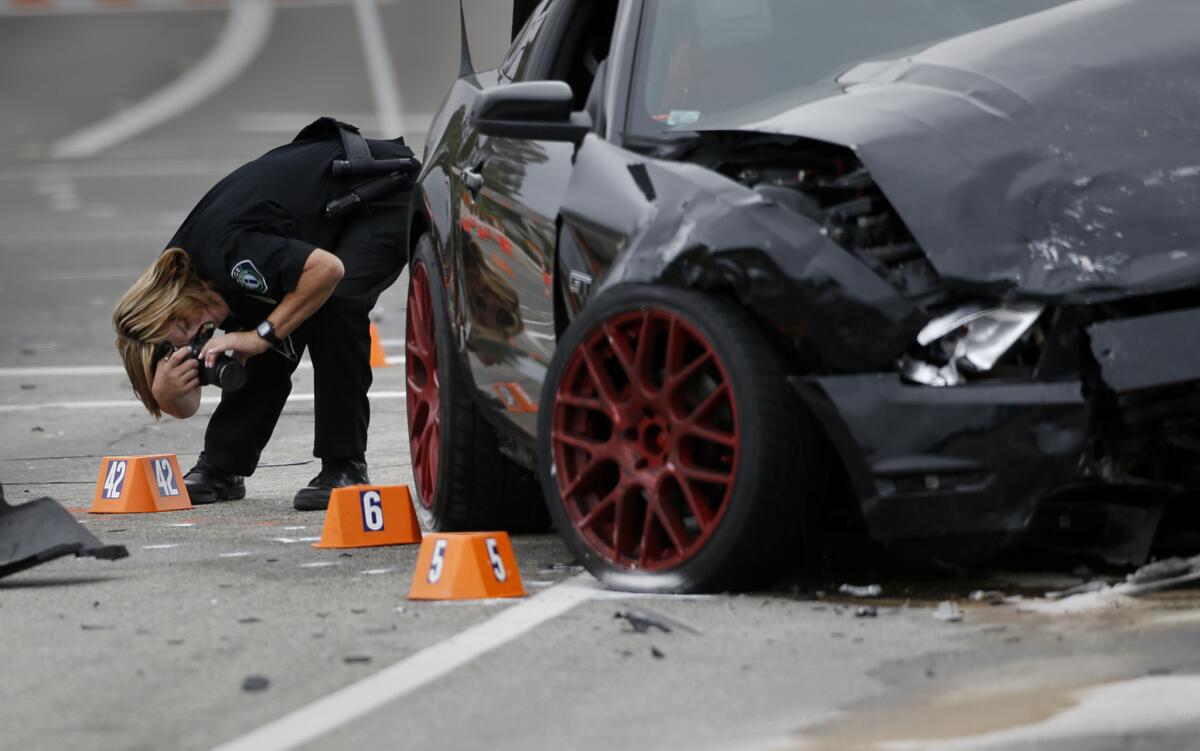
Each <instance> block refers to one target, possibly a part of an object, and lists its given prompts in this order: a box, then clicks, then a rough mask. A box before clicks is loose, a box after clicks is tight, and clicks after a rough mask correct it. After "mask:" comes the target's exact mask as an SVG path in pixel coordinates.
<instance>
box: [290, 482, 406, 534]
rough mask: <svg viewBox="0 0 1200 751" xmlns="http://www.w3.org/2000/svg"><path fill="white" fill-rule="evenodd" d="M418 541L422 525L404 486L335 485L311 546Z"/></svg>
mask: <svg viewBox="0 0 1200 751" xmlns="http://www.w3.org/2000/svg"><path fill="white" fill-rule="evenodd" d="M420 541H421V525H420V524H419V523H418V522H417V512H416V510H415V509H413V504H412V496H411V495H410V494H409V492H408V487H407V486H404V485H349V486H347V487H344V488H334V489H333V492H332V493H331V494H330V495H329V509H328V510H327V511H326V512H325V527H324V528H323V529H322V530H321V540H320V542H314V543H313V547H314V548H372V547H377V546H381V545H412V544H415V543H418V542H420Z"/></svg>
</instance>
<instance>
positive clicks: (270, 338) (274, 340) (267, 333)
mask: <svg viewBox="0 0 1200 751" xmlns="http://www.w3.org/2000/svg"><path fill="white" fill-rule="evenodd" d="M255 331H257V332H258V335H259V336H261V337H262V338H263V339H266V340H267V344H270V345H271V346H272V347H275V346H277V345H278V344H279V337H277V336H275V324H273V323H271V322H270V321H263V322H262V323H260V324H258V328H256V329H255Z"/></svg>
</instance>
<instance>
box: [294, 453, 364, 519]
mask: <svg viewBox="0 0 1200 751" xmlns="http://www.w3.org/2000/svg"><path fill="white" fill-rule="evenodd" d="M369 482H370V479H368V478H367V463H366V462H364V461H361V460H358V459H331V460H329V461H325V460H322V461H321V474H319V475H317V476H316V477H314V478H313V479H312V480H310V481H309V483H308V487H307V488H301V489H300V492H298V493H296V499H295V500H294V501H293V502H292V505H293V506H295V507H296V510H297V511H324V510H325V509H327V508H329V494H330V493H332V492H333V489H334V488H344V487H346V486H347V485H365V484H366V483H369Z"/></svg>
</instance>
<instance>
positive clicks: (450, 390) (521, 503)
mask: <svg viewBox="0 0 1200 751" xmlns="http://www.w3.org/2000/svg"><path fill="white" fill-rule="evenodd" d="M442 278H443V276H442V273H441V266H440V263H439V260H438V254H437V253H436V252H435V250H434V245H433V238H432V237H431V236H430V235H429V234H428V233H427V234H425V235H422V236H421V238H420V239H419V240H418V242H417V245H416V248H415V249H414V251H413V254H412V258H411V263H410V265H409V283H408V315H407V319H408V320H407V323H406V326H405V364H404V370H405V392H406V396H405V402H406V405H407V407H408V439H409V447H410V452H411V456H412V467H413V479H414V485H415V486H416V491H417V500H418V503H417V509H418V511H419V512H421V515H422V516H423V517H424V520H425V522H426V523H427V524H428V526H430V527H431V528H432V529H435V530H439V531H463V530H506V531H509V532H536V531H545V530H546V529H548V528H549V524H550V521H549V517H548V516H547V514H546V509H545V504H544V503H543V502H542V498H541V493H540V491H539V488H538V486H537V481H536V478H535V476H534V474H533V472H531V471H530V470H528V469H526V468H524V467H521V466H519V465H518V464H516V463H515V462H514V461H513V460H512V459H510V458H508V457H506V456H504V455H503V454H501V453H500V449H499V445H498V442H497V439H496V433H495V429H494V428H493V427H492V426H491V425H490V424H488V423H487V422H486V420H485V418H484V417H483V415H482V414H481V413H480V411H479V408H478V406H477V405H476V404H475V401H474V399H473V396H472V385H471V380H470V379H469V378H468V376H467V374H466V373H464V372H463V371H464V370H465V367H464V366H463V364H462V363H461V361H460V359H459V358H458V357H457V351H456V349H455V347H454V338H453V334H452V331H451V328H450V319H449V313H448V308H447V305H446V297H445V289H444V286H443V285H442V284H441V279H442Z"/></svg>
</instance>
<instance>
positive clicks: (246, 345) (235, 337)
mask: <svg viewBox="0 0 1200 751" xmlns="http://www.w3.org/2000/svg"><path fill="white" fill-rule="evenodd" d="M270 348H271V345H270V343H269V342H268V341H267V340H266V339H263V338H262V337H261V336H259V335H258V332H257V331H235V332H233V333H232V334H221V335H220V336H214V337H213V338H212V339H209V340H208V343H207V344H205V345H204V350H203V351H202V352H201V353H200V356H201V358H202V359H203V360H204V365H205V367H208V368H211V367H212V366H213V365H216V364H217V357H218V356H220V355H221V354H222V353H225V352H232V353H233V356H234V357H235V358H236V359H237V361H238V362H241V363H244V362H246V360H248V359H249V358H251V357H254V356H255V355H261V354H262V353H263V352H266V351H267V350H269V349H270Z"/></svg>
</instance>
